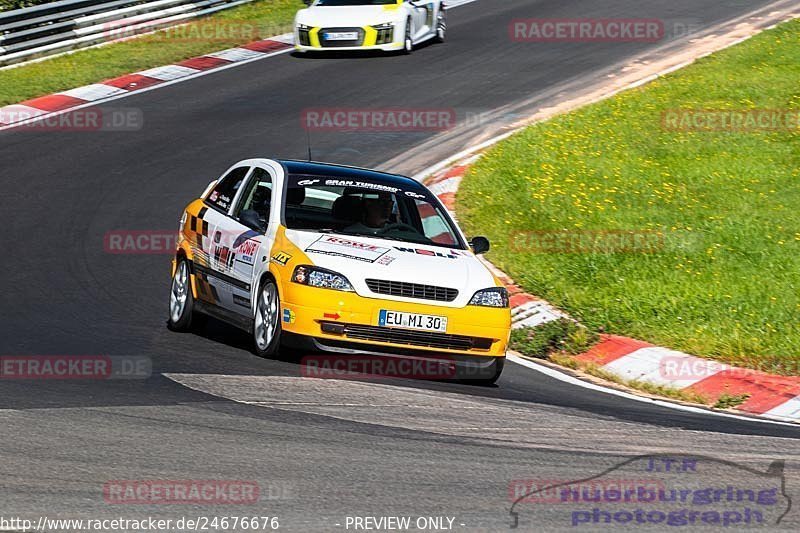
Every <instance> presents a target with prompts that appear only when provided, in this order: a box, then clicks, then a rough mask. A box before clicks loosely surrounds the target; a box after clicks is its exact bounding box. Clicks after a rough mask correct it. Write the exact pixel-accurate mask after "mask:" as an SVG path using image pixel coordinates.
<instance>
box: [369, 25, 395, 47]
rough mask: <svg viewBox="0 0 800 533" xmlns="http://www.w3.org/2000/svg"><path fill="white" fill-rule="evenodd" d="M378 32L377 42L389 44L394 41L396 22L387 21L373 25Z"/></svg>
mask: <svg viewBox="0 0 800 533" xmlns="http://www.w3.org/2000/svg"><path fill="white" fill-rule="evenodd" d="M372 28H373V29H374V30H375V31H377V32H378V34H377V35H376V36H375V44H389V43H391V42H392V41H394V24H393V23H391V22H387V23H385V24H378V25H376V26H373V27H372Z"/></svg>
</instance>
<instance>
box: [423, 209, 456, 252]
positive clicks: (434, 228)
mask: <svg viewBox="0 0 800 533" xmlns="http://www.w3.org/2000/svg"><path fill="white" fill-rule="evenodd" d="M415 204H416V207H417V211H418V212H419V218H420V220H421V221H422V232H423V233H424V234H425V236H426V237H427V238H429V239H430V240H432V241H433V242H435V243H437V244H444V245H447V246H457V245H458V238H457V237H456V235H455V234H454V233H453V231H452V229H450V228H449V227H448V225H447V224H446V223H445V220H444V218H443V214H442V213H441V212H440V211H439V208H438V207H434V206H433V205H432V204H430V203H428V202H423V201H420V200H416V201H415Z"/></svg>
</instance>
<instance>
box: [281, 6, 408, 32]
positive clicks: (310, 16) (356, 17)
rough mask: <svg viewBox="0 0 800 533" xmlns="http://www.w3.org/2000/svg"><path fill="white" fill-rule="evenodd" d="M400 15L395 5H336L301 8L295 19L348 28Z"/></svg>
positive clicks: (395, 17)
mask: <svg viewBox="0 0 800 533" xmlns="http://www.w3.org/2000/svg"><path fill="white" fill-rule="evenodd" d="M401 17H402V15H401V14H400V11H399V10H398V9H397V6H336V7H312V8H309V9H301V10H300V11H298V12H297V18H296V21H297V23H298V24H305V25H306V26H312V27H315V28H320V27H321V28H349V27H362V26H373V25H376V24H384V23H387V22H395V21H396V20H397V19H398V18H401Z"/></svg>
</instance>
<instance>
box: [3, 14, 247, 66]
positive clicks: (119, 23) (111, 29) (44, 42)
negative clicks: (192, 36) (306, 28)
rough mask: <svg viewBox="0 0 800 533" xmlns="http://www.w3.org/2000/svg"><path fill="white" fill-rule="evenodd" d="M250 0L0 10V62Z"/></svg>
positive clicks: (46, 53)
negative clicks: (0, 11)
mask: <svg viewBox="0 0 800 533" xmlns="http://www.w3.org/2000/svg"><path fill="white" fill-rule="evenodd" d="M251 1H252V0H199V1H198V0H194V1H192V0H60V1H58V2H51V3H49V4H42V5H38V6H33V7H26V8H23V9H15V10H13V11H6V12H2V13H0V66H6V65H11V64H14V63H20V62H24V61H28V60H31V59H35V58H39V57H45V56H49V55H54V54H59V53H62V52H66V51H69V50H74V49H76V48H84V47H87V46H92V45H95V44H99V43H103V42H107V41H114V40H118V39H121V38H125V37H130V36H132V35H137V34H141V33H146V32H149V31H153V30H157V29H160V28H165V27H168V26H174V25H176V24H181V23H182V22H184V21H186V20H189V19H192V18H195V17H199V16H203V15H208V14H211V13H215V12H217V11H221V10H223V9H229V8H231V7H235V6H238V5H241V4H246V3H248V2H251Z"/></svg>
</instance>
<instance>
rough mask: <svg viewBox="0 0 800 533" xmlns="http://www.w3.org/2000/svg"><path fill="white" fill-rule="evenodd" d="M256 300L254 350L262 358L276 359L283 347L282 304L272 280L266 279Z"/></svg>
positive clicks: (259, 289)
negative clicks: (281, 346)
mask: <svg viewBox="0 0 800 533" xmlns="http://www.w3.org/2000/svg"><path fill="white" fill-rule="evenodd" d="M256 298H257V300H256V306H255V316H254V317H253V348H254V349H255V352H256V354H257V355H258V356H260V357H268V358H269V357H274V356H275V355H276V354H277V353H278V349H279V348H280V345H281V302H280V296H279V294H278V287H277V285H275V282H274V281H273V280H272V278H264V280H263V281H262V282H261V285H260V286H259V288H258V293H257V296H256Z"/></svg>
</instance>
